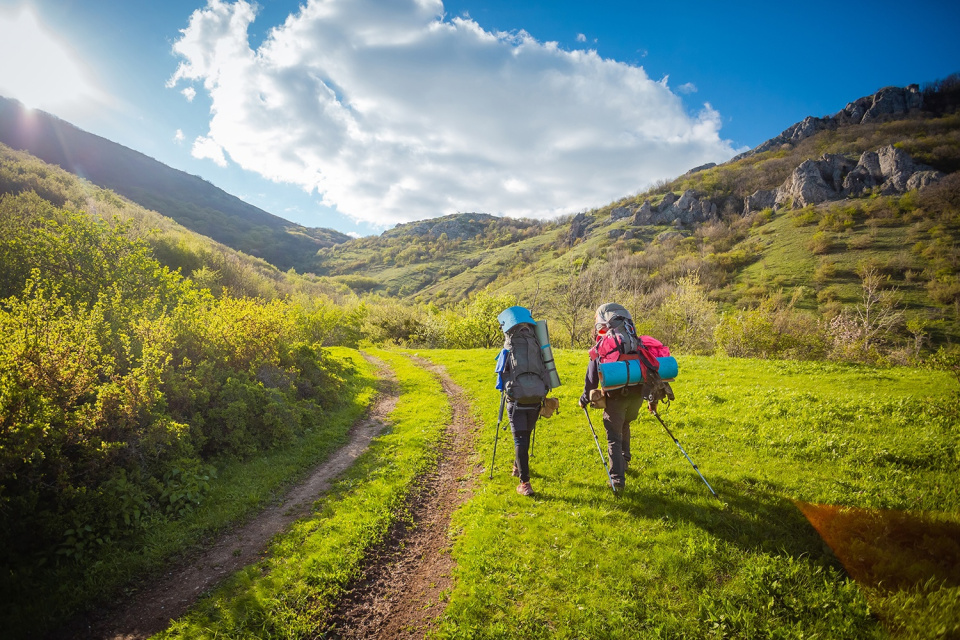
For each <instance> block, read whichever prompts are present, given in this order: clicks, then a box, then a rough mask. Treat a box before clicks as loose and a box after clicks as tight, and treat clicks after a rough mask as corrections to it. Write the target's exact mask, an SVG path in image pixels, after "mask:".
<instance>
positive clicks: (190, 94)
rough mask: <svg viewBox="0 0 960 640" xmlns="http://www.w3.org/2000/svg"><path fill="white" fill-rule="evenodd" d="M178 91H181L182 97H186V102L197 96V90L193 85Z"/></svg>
mask: <svg viewBox="0 0 960 640" xmlns="http://www.w3.org/2000/svg"><path fill="white" fill-rule="evenodd" d="M180 93H182V94H183V97H184V98H186V99H187V102H193V99H194V98H196V97H197V90H196V89H194V88H193V87H187V88H186V89H184V90H183V91H181V92H180Z"/></svg>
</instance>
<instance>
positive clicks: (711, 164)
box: [683, 162, 717, 176]
mask: <svg viewBox="0 0 960 640" xmlns="http://www.w3.org/2000/svg"><path fill="white" fill-rule="evenodd" d="M715 166H717V163H716V162H708V163H707V164H702V165H700V166H699V167H694V168H693V169H690V171H687V172H686V173H685V174H683V175H685V176H689V175H692V174H694V173H697V172H698V171H706V170H707V169H712V168H714V167H715Z"/></svg>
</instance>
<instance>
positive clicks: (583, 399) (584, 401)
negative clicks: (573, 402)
mask: <svg viewBox="0 0 960 640" xmlns="http://www.w3.org/2000/svg"><path fill="white" fill-rule="evenodd" d="M578 402H579V403H580V408H581V409H586V408H587V402H589V401H588V400H587V398H586V397H585V396H580V400H579V401H578Z"/></svg>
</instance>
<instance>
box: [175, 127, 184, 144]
mask: <svg viewBox="0 0 960 640" xmlns="http://www.w3.org/2000/svg"><path fill="white" fill-rule="evenodd" d="M183 140H184V135H183V131H182V130H180V129H177V132H176V133H174V134H173V141H174V142H176V143H177V144H180V143H181V142H183Z"/></svg>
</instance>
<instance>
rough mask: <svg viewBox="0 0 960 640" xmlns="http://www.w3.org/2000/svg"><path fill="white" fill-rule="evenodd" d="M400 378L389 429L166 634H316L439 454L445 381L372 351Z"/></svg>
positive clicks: (444, 413)
mask: <svg viewBox="0 0 960 640" xmlns="http://www.w3.org/2000/svg"><path fill="white" fill-rule="evenodd" d="M372 354H373V355H375V356H376V357H378V358H381V359H383V360H385V361H386V362H387V363H388V364H389V366H390V367H391V368H392V369H393V370H394V372H395V373H396V376H397V379H398V385H399V390H400V394H401V395H400V398H399V400H398V402H397V405H396V408H395V409H394V411H393V412H392V413H391V414H390V423H391V425H390V427H389V428H388V429H387V431H385V432H384V434H383V435H381V436H380V437H379V438H377V439H376V440H375V441H374V442H373V444H372V445H371V446H370V448H369V449H368V450H367V452H365V453H364V454H363V455H362V456H361V457H360V458H359V459H358V461H357V462H356V464H354V465H353V466H352V467H351V469H350V470H349V471H347V472H346V473H345V474H344V476H343V477H342V478H341V479H340V480H339V481H338V482H337V483H336V485H335V486H334V488H333V489H332V490H331V491H330V492H329V493H328V494H327V495H326V496H325V497H323V498H322V499H321V500H319V501H318V502H317V503H316V505H315V511H314V513H313V514H312V515H310V516H308V517H307V518H304V519H302V520H299V521H298V522H297V523H296V524H294V526H293V527H292V528H291V530H290V531H289V532H287V533H285V534H283V535H281V536H278V537H277V538H276V539H275V541H274V543H273V545H272V547H271V549H270V552H269V554H268V556H267V557H266V558H265V559H264V560H263V561H262V562H261V563H259V564H256V565H252V566H250V567H247V568H245V569H243V570H241V571H239V572H237V573H236V574H234V575H233V576H231V577H230V578H229V579H228V580H227V582H226V583H225V584H223V585H222V586H221V587H219V588H218V589H216V590H215V591H214V592H213V593H212V594H211V595H209V596H208V597H206V598H205V599H203V600H202V601H200V602H199V603H198V604H197V605H196V606H195V607H194V608H193V609H192V610H191V612H190V613H188V614H187V615H186V616H184V617H183V618H182V619H181V620H179V621H177V622H176V623H174V624H173V625H172V626H171V628H170V629H169V630H167V631H166V632H163V633H161V634H159V636H158V637H161V638H252V637H256V638H301V637H314V636H315V635H316V634H317V633H318V632H319V631H320V630H321V629H322V627H323V625H324V621H325V619H326V617H327V613H328V609H329V607H330V606H331V604H333V603H334V602H335V601H336V599H337V597H338V596H339V595H340V593H342V591H343V589H344V587H345V586H346V585H347V584H348V583H349V581H350V580H351V579H353V578H354V577H356V576H357V575H358V571H359V570H360V568H361V563H362V560H363V557H364V554H365V552H366V551H367V549H369V548H370V547H371V546H372V545H375V544H376V543H378V542H379V541H381V540H382V539H383V537H384V535H385V534H386V532H387V531H388V529H389V527H390V525H391V524H392V523H393V522H395V521H396V520H397V519H398V518H402V517H405V513H404V500H405V498H406V496H407V494H408V492H409V490H410V488H411V487H412V485H413V483H414V481H415V480H416V478H417V477H418V476H420V475H421V474H422V473H423V472H424V471H426V470H427V469H428V468H429V467H430V466H431V465H432V464H434V463H435V461H436V455H437V450H438V445H439V442H440V438H441V436H442V434H443V430H444V427H445V425H447V424H448V423H449V421H450V417H451V413H450V407H449V404H448V403H447V400H446V395H445V394H444V392H443V389H442V387H441V386H440V383H439V382H438V380H437V379H436V378H435V377H434V376H433V375H431V374H430V373H428V372H426V371H425V370H423V369H420V368H418V367H417V366H416V365H414V364H413V363H412V362H411V361H410V360H409V359H407V358H406V357H404V356H402V355H400V354H398V353H396V352H388V351H372Z"/></svg>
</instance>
